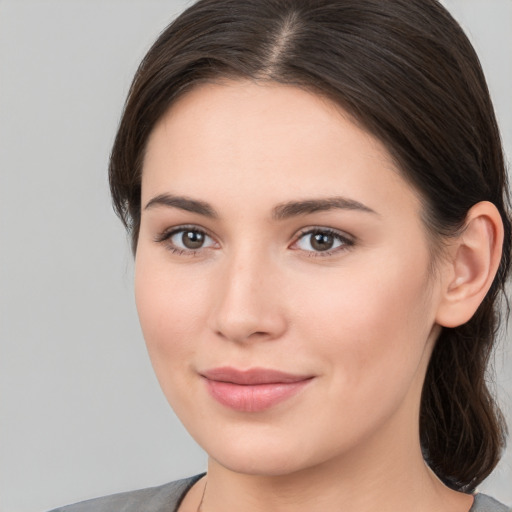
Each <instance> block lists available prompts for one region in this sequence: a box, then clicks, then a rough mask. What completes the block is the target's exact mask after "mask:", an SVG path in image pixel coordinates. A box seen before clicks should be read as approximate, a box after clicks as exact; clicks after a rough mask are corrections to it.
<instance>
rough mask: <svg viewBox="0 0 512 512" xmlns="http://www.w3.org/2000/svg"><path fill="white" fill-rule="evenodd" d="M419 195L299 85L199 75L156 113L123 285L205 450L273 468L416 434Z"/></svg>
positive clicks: (425, 269)
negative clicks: (205, 79)
mask: <svg viewBox="0 0 512 512" xmlns="http://www.w3.org/2000/svg"><path fill="white" fill-rule="evenodd" d="M420 209H421V207H420V202H419V200H418V197H417V196H416V195H415V193H414V191H413V190H412V189H411V187H410V186H409V185H408V184H407V183H406V182H405V181H404V179H402V178H401V176H400V175H399V173H398V171H397V169H396V168H395V166H394V164H393V162H392V160H391V158H390V156H389V154H388V152H387V151H386V150H385V148H384V147H383V146H382V144H380V143H379V142H378V141H377V140H376V139H375V138H373V137H372V136H370V135H369V134H368V133H367V132H365V131H363V130H362V129H360V128H358V127H357V126H356V125H355V124H354V123H353V122H352V121H351V120H350V118H349V117H348V116H347V115H345V114H344V113H343V112H342V111H341V110H340V109H339V108H337V107H335V106H334V105H333V104H331V103H330V102H328V101H327V100H325V99H321V98H319V97H317V96H315V95H313V94H311V93H309V92H306V91H303V90H301V89H298V88H294V87H289V86H283V85H277V84H265V85H263V84H256V83H252V82H226V83H223V84H209V85H202V86H200V87H197V88H196V89H195V90H193V91H191V92H190V93H188V94H187V95H185V96H184V97H182V98H181V99H180V100H179V101H178V102H177V103H176V104H175V105H174V106H173V107H172V108H171V109H170V111H169V112H168V113H167V114H166V115H165V116H164V117H163V119H162V120H161V121H160V122H159V124H158V125H157V126H156V127H155V129H154V131H153V133H152V135H151V137H150V140H149V144H148V147H147V153H146V156H145V161H144V167H143V179H142V218H141V228H140V237H139V242H138V246H137V255H136V279H135V285H136V301H137V307H138V311H139V315H140V321H141V324H142V330H143V333H144V336H145V339H146V342H147V346H148V350H149V354H150V356H151V360H152V363H153V366H154V368H155V371H156V374H157V376H158V379H159V381H160V384H161V386H162V389H163V391H164V393H165V395H166V397H167V399H168V400H169V402H170V404H171V405H172V407H173V408H174V410H175V411H176V413H177V415H178V416H179V417H180V419H181V420H182V421H183V423H184V424H185V426H186V428H187V429H188V430H189V431H190V433H191V434H192V436H193V437H194V438H195V439H196V440H197V441H198V442H199V444H201V445H202V446H203V448H204V449H205V450H206V451H207V452H208V453H209V455H210V456H211V457H212V458H213V459H214V460H215V461H217V462H218V463H219V464H221V465H223V466H224V467H227V468H230V469H234V470H236V471H240V472H246V473H253V474H255V473H257V474H267V475H278V474H287V473H290V472H293V471H297V470H300V469H305V468H308V467H312V466H315V465H318V464H322V463H327V462H329V461H336V460H342V459H343V457H349V456H350V455H351V454H352V455H354V456H355V455H356V454H358V457H360V456H361V454H362V453H365V452H368V449H369V448H370V447H371V450H370V452H371V453H374V454H375V453H379V450H381V451H384V452H386V456H387V457H388V460H389V455H390V454H391V453H394V456H396V457H398V456H399V452H398V451H395V448H397V446H398V445H400V446H402V447H406V449H417V448H418V446H417V436H418V433H417V429H418V427H417V423H418V409H419V400H420V392H421V386H422V383H423V379H424V374H425V370H426V367H427V363H428V359H429V356H430V353H431V349H432V345H433V342H434V340H435V338H436V336H437V334H438V327H437V326H436V322H435V320H436V311H437V307H438V305H439V296H440V291H439V290H440V285H439V283H438V279H437V278H436V277H434V276H432V275H431V273H430V272H429V269H430V264H431V256H430V251H429V245H428V241H427V236H426V232H425V229H424V226H423V224H422V222H421V219H420ZM436 275H437V274H436ZM395 445H396V446H395Z"/></svg>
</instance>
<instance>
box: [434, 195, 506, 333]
mask: <svg viewBox="0 0 512 512" xmlns="http://www.w3.org/2000/svg"><path fill="white" fill-rule="evenodd" d="M502 246H503V222H502V220H501V216H500V213H499V212H498V209H497V208H496V206H494V204H492V203H490V202H488V201H482V202H480V203H477V204H475V205H474V206H473V207H472V208H471V209H470V210H469V212H468V214H467V216H466V222H465V225H464V229H463V231H462V233H461V234H460V235H459V236H458V237H457V239H456V240H455V242H454V243H453V245H452V246H451V247H450V248H449V256H448V261H446V269H445V270H446V272H443V279H442V289H441V294H442V295H441V301H440V304H439V308H438V311H437V316H436V321H437V323H438V324H439V325H441V326H443V327H458V326H459V325H462V324H464V323H466V322H467V321H468V320H469V319H470V318H471V317H472V316H473V315H474V313H475V311H476V310H477V308H478V306H479V305H480V304H481V302H482V301H483V300H484V298H485V295H486V294H487V292H488V291H489V288H490V287H491V284H492V282H493V280H494V276H495V275H496V272H497V271H498V267H499V264H500V260H501V252H502Z"/></svg>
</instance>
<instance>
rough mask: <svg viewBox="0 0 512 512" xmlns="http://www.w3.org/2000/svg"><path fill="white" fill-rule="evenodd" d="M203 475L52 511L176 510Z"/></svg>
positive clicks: (129, 511)
mask: <svg viewBox="0 0 512 512" xmlns="http://www.w3.org/2000/svg"><path fill="white" fill-rule="evenodd" d="M202 476H203V475H197V476H194V477H191V478H185V479H183V480H177V481H175V482H171V483H168V484H164V485H160V486H158V487H149V488H147V489H139V490H137V491H130V492H122V493H119V494H112V495H110V496H103V497H101V498H95V499H92V500H87V501H81V502H80V503H75V504H74V505H68V506H65V507H60V508H56V509H54V510H52V511H51V512H140V511H141V510H144V511H145V512H174V510H175V509H176V507H177V505H178V504H179V503H180V501H181V499H182V498H183V496H185V494H186V493H187V491H188V490H189V489H190V488H191V487H192V485H194V483H195V482H197V480H199V478H201V477H202Z"/></svg>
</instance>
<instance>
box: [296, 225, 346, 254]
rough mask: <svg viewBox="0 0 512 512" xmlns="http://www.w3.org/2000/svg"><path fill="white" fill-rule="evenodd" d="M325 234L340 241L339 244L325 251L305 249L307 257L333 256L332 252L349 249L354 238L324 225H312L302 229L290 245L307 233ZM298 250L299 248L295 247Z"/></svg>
mask: <svg viewBox="0 0 512 512" xmlns="http://www.w3.org/2000/svg"><path fill="white" fill-rule="evenodd" d="M316 234H321V235H327V236H332V237H333V238H334V239H335V240H337V241H339V242H341V244H340V245H339V246H338V247H335V248H334V249H329V250H326V251H306V252H307V253H308V257H310V258H325V257H329V256H333V255H334V254H337V253H340V252H345V251H347V250H349V249H350V248H351V247H352V246H353V245H354V244H355V240H354V239H353V238H352V237H349V236H348V235H346V234H344V233H341V232H340V231H336V230H334V229H332V228H325V227H320V226H318V227H312V228H306V229H304V230H302V231H301V232H300V233H299V234H298V236H297V238H296V239H295V241H294V242H293V244H292V245H297V243H298V242H299V241H300V240H301V239H302V238H304V237H306V236H308V235H316ZM295 250H300V249H295Z"/></svg>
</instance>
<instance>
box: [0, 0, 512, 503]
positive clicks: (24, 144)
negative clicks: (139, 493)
mask: <svg viewBox="0 0 512 512" xmlns="http://www.w3.org/2000/svg"><path fill="white" fill-rule="evenodd" d="M186 4H187V3H186V2H183V1H179V0H175V1H171V0H167V1H164V0H124V1H120V0H117V1H116V0H109V1H105V0H103V1H100V0H83V1H79V0H67V1H65V0H61V1H58V0H40V1H30V0H0V91H1V92H0V116H1V117H0V119H1V123H0V194H1V197H0V230H1V232H0V258H1V260H0V290H1V292H0V315H1V316H0V333H1V351H0V511H1V512H36V511H43V510H45V509H48V508H51V507H54V506H57V505H60V504H64V503H69V502H74V501H78V500H82V499H85V498H88V497H92V496H97V495H102V494H107V493H113V492H117V491H122V490H128V489H134V488H139V487H144V486H150V485H157V484H159V483H163V482H166V481H169V480H172V479H175V478H178V477H182V476H186V475H190V474H193V473H195V472H199V471H202V470H203V469H204V467H205V461H206V459H205V456H204V454H203V453H202V452H201V450H200V449H199V448H197V447H196V446H195V445H194V443H193V441H191V439H190V438H189V437H188V435H187V434H186V432H185V431H184V429H183V428H182V427H181V425H180V423H179V422H178V420H177V419H176V418H175V416H174V415H173V413H172V411H171V410H170V408H169V407H168V405H167V403H166V401H165V399H164V397H163V395H162V393H161V392H160V389H159V387H158V384H157V382H156V379H155V377H154V376H153V372H152V369H151V366H150V363H149V359H148V357H147V355H146V351H145V347H144V343H143V340H142V337H141V334H140V330H139V326H138V323H137V318H136V312H135V308H134V301H133V294H132V262H131V256H130V253H129V250H128V244H127V240H126V237H125V234H124V232H123V230H122V228H121V225H120V223H119V222H118V221H117V219H116V218H115V217H114V215H113V213H112V212H111V207H110V199H109V196H108V190H107V180H106V167H107V160H108V152H109V149H110V145H111V143H112V139H113V136H114V133H115V129H116V126H117V122H118V119H119V114H120V111H121V107H122V103H123V101H124V97H125V95H126V92H127V89H128V86H129V83H130V80H131V77H132V74H133V72H134V71H135V68H136V66H137V64H138V62H139V60H140V59H141V58H142V56H143V55H144V53H145V51H146V50H147V49H148V47H149V45H150V43H151V42H152V41H153V39H154V38H155V37H156V36H157V34H158V33H159V32H160V31H161V30H162V29H163V28H164V26H165V25H167V23H168V22H169V21H170V19H172V18H173V17H174V16H175V14H176V13H178V12H179V11H180V10H181V9H182V8H183V6H184V5H186ZM445 4H446V5H447V6H448V7H449V8H450V10H451V11H452V12H453V14H454V15H455V17H456V18H457V19H458V20H459V21H460V22H461V23H462V24H463V26H464V27H465V28H466V29H467V30H468V32H469V35H470V37H471V39H472V40H473V42H474V44H475V46H476V48H477V51H478V52H479V54H480V56H481V59H482V62H483V66H484V68H485V71H486V73H487V75H488V79H489V83H490V88H491V92H492V95H493V98H494V101H495V104H496V108H497V111H498V117H499V121H500V124H501V128H502V133H503V139H504V143H505V147H506V149H507V152H508V155H509V156H510V155H511V154H512V102H511V100H510V97H511V96H510V93H511V92H512V56H511V54H512V1H511V0H446V1H445ZM510 346H511V343H510V335H508V340H506V341H505V343H504V344H503V346H502V347H501V348H500V350H499V353H498V355H499V357H498V358H497V360H498V369H499V374H500V376H499V381H498V388H499V393H500V396H501V400H502V403H503V406H504V408H505V410H506V413H507V415H508V421H509V424H510V425H511V426H512V414H511V410H512V399H511V396H512V354H511V349H510ZM504 347H507V348H504ZM502 356H504V358H503V357H502ZM483 489H484V490H486V491H487V492H490V493H492V494H494V495H495V496H496V497H498V498H499V499H501V500H502V501H505V502H506V503H508V504H512V450H511V449H509V450H508V452H507V453H506V456H505V458H504V460H503V462H502V464H501V465H500V467H499V469H498V470H497V471H496V472H495V473H494V475H493V476H492V477H491V478H490V479H489V480H488V482H487V483H486V484H485V485H484V487H483Z"/></svg>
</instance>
